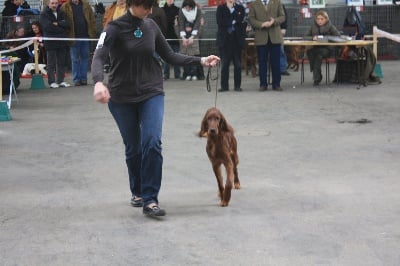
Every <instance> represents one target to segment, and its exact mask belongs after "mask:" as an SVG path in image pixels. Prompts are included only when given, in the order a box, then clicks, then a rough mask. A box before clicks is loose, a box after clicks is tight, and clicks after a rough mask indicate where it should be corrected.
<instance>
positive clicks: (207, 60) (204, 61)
mask: <svg viewBox="0 0 400 266" xmlns="http://www.w3.org/2000/svg"><path fill="white" fill-rule="evenodd" d="M219 61H220V59H219V57H218V56H216V55H209V56H207V57H202V58H201V61H200V62H201V65H202V66H210V67H214V66H216V65H217V64H218V63H219Z"/></svg>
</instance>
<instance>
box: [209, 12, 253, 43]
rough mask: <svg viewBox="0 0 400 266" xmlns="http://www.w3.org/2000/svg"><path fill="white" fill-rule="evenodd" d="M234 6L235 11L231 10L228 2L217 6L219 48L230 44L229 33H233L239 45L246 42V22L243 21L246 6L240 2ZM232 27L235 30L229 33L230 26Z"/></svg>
mask: <svg viewBox="0 0 400 266" xmlns="http://www.w3.org/2000/svg"><path fill="white" fill-rule="evenodd" d="M233 8H234V11H233V13H231V12H230V10H229V8H228V7H227V6H226V4H223V5H220V6H218V8H217V14H216V16H217V24H218V32H217V46H218V47H219V48H223V47H224V46H226V45H228V43H227V42H229V40H228V39H227V37H228V34H233V36H234V39H235V41H236V42H237V43H238V44H239V46H243V45H244V44H245V38H246V24H245V23H243V20H244V16H245V10H244V7H243V6H242V5H239V4H235V5H234V6H233ZM233 20H235V24H232V21H233ZM232 27H233V28H234V31H232V32H231V33H229V32H230V28H232Z"/></svg>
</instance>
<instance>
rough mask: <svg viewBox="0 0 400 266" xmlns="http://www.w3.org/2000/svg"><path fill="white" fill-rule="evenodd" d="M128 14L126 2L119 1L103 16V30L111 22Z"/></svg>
mask: <svg viewBox="0 0 400 266" xmlns="http://www.w3.org/2000/svg"><path fill="white" fill-rule="evenodd" d="M125 13H126V0H117V1H115V2H113V3H112V4H111V5H110V6H108V7H107V8H106V12H105V13H104V16H103V29H104V28H105V27H106V26H107V24H108V23H109V22H110V21H113V20H116V19H117V18H119V17H120V16H122V15H124V14H125Z"/></svg>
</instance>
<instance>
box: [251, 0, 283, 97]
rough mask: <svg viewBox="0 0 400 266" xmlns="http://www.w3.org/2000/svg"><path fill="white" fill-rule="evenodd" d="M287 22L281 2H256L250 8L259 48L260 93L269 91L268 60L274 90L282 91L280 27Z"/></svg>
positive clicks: (256, 43)
mask: <svg viewBox="0 0 400 266" xmlns="http://www.w3.org/2000/svg"><path fill="white" fill-rule="evenodd" d="M284 21H285V13H284V12H283V7H282V4H281V1H280V0H276V1H275V0H274V1H268V0H266V1H265V2H264V3H263V2H261V0H255V1H254V2H253V3H252V4H251V7H250V12H249V22H250V24H251V26H252V27H253V29H254V32H255V38H254V43H255V45H256V46H257V54H258V67H259V77H260V89H259V91H266V90H268V81H267V71H268V69H267V67H268V60H269V64H270V66H271V68H272V69H271V70H272V71H271V72H272V90H276V91H282V90H283V89H282V87H281V68H280V51H281V45H282V44H283V38H282V33H281V29H280V25H281V24H282V23H283V22H284Z"/></svg>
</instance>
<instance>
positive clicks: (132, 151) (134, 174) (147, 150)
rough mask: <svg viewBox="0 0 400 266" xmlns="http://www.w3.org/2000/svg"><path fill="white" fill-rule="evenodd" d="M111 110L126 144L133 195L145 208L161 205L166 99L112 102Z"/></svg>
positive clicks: (127, 163)
mask: <svg viewBox="0 0 400 266" xmlns="http://www.w3.org/2000/svg"><path fill="white" fill-rule="evenodd" d="M108 108H109V110H110V112H111V114H112V115H113V117H114V119H115V122H116V123H117V125H118V128H119V131H120V133H121V136H122V140H123V142H124V144H125V160H126V165H127V167H128V175H129V185H130V189H131V193H132V195H135V196H138V197H142V198H143V203H144V206H147V205H149V204H150V203H153V202H154V203H157V204H158V192H159V191H160V188H161V179H162V164H163V157H162V154H161V151H162V147H161V135H162V124H163V117H164V96H162V95H158V96H154V97H152V98H150V99H148V100H146V101H143V102H139V103H116V102H113V101H110V102H109V103H108Z"/></svg>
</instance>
